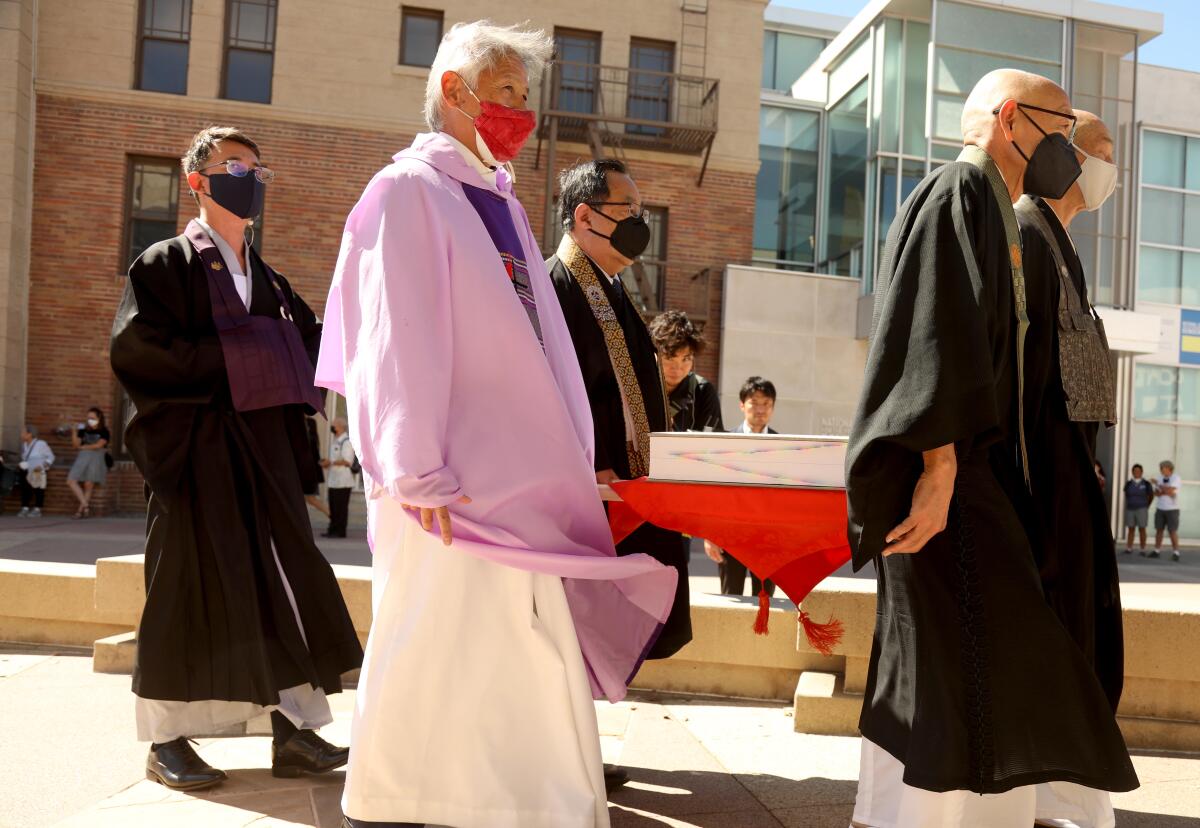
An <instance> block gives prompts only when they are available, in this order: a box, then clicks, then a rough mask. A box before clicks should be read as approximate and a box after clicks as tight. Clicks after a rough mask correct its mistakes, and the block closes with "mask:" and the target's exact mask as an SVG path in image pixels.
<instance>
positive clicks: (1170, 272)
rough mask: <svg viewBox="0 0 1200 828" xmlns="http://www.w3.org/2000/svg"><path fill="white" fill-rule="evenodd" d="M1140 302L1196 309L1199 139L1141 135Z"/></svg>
mask: <svg viewBox="0 0 1200 828" xmlns="http://www.w3.org/2000/svg"><path fill="white" fill-rule="evenodd" d="M1141 200H1142V203H1141V235H1140V237H1139V239H1138V241H1139V244H1138V284H1137V298H1138V301H1140V302H1156V303H1159V304H1165V305H1190V306H1194V307H1200V136H1187V135H1178V134H1175V133H1168V132H1158V131H1155V130H1149V129H1147V130H1144V131H1143V133H1142V186H1141Z"/></svg>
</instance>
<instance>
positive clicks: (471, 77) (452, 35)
mask: <svg viewBox="0 0 1200 828" xmlns="http://www.w3.org/2000/svg"><path fill="white" fill-rule="evenodd" d="M553 52H554V42H553V41H552V40H551V39H550V38H549V37H548V36H547V35H546V33H545V32H543V31H541V30H537V31H527V30H525V29H521V28H518V27H517V26H496V25H494V24H493V23H491V22H490V21H488V20H477V21H475V22H474V23H455V24H454V25H453V26H451V27H450V31H448V32H446V36H445V37H443V38H442V44H441V45H440V46H439V47H438V51H437V56H436V57H435V58H434V59H433V66H431V67H430V69H429V79H428V80H427V81H426V82H425V123H426V124H427V125H428V126H429V128H430V129H431V130H434V131H435V132H436V131H437V130H440V129H441V128H442V126H443V125H444V118H443V116H444V114H445V112H444V107H445V104H446V100H445V98H444V97H443V96H442V75H444V74H446V73H447V72H457V73H458V74H459V75H460V76H462V79H463V80H464V81H466V83H467V85H468V86H470V87H471V88H472V89H473V88H475V85H476V84H477V83H478V81H479V76H480V75H481V74H482V73H483V72H484V71H485V70H488V69H494V68H496V67H497V66H498V65H499V64H500V63H501V62H502V61H504V60H505V59H507V58H516V59H517V60H519V61H521V63H522V64H524V65H525V71H526V72H528V73H529V80H530V83H532V82H533V81H534V80H535V78H536V77H537V76H538V75H539V74H540V73H541V71H542V67H543V66H545V65H546V62H547V61H548V60H550V56H551V55H552V54H553Z"/></svg>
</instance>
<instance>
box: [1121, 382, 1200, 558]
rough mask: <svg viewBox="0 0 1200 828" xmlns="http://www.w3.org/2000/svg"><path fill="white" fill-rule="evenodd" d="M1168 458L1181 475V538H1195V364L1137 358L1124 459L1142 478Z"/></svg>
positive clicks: (1198, 435)
mask: <svg viewBox="0 0 1200 828" xmlns="http://www.w3.org/2000/svg"><path fill="white" fill-rule="evenodd" d="M1163 460H1170V461H1172V462H1173V463H1175V465H1176V473H1178V474H1179V476H1180V477H1181V478H1182V480H1183V487H1182V488H1181V489H1180V491H1179V508H1180V527H1179V534H1180V536H1181V537H1183V538H1189V539H1192V540H1195V539H1197V538H1200V468H1196V467H1195V465H1194V464H1195V463H1196V462H1198V460H1200V368H1189V367H1186V366H1184V367H1178V368H1174V367H1171V366H1166V365H1149V364H1146V363H1138V365H1137V366H1136V369H1135V373H1134V387H1133V429H1132V434H1131V436H1130V451H1129V461H1130V464H1131V465H1132V464H1133V463H1141V464H1142V466H1144V467H1145V469H1146V476H1147V477H1154V476H1157V475H1158V474H1159V471H1158V464H1159V463H1161V462H1162V461H1163Z"/></svg>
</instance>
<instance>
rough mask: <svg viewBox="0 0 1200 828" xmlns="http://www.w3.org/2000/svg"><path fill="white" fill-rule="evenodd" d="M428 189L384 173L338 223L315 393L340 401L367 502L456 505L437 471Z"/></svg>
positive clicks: (445, 473) (432, 221)
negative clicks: (324, 391)
mask: <svg viewBox="0 0 1200 828" xmlns="http://www.w3.org/2000/svg"><path fill="white" fill-rule="evenodd" d="M431 200H432V192H431V185H430V184H428V183H427V182H425V181H424V180H422V179H421V178H420V177H419V176H418V175H417V174H413V173H406V172H405V171H403V170H400V171H397V170H396V169H395V168H390V169H388V170H385V171H384V172H383V173H380V174H379V175H378V176H376V178H375V179H374V180H373V181H372V182H371V183H370V184H369V185H368V187H367V189H366V191H365V192H364V193H363V195H362V198H361V199H360V200H359V202H358V204H357V205H356V206H355V208H354V210H353V211H352V212H351V213H350V217H349V218H348V219H347V220H346V229H345V233H344V235H343V237H342V248H341V252H340V253H339V255H338V264H337V270H336V272H335V273H334V278H333V286H332V287H331V288H330V292H329V302H328V304H327V306H326V310H325V318H326V323H325V329H324V333H323V337H322V341H321V354H320V358H319V360H318V363H317V384H318V385H321V386H324V387H326V388H331V389H333V390H335V391H338V392H339V393H342V394H344V395H345V396H346V407H347V415H348V416H347V419H348V421H349V425H350V433H351V434H352V435H353V438H354V446H355V448H356V449H357V451H358V456H359V462H360V463H361V464H362V467H363V471H364V472H365V473H366V476H367V478H368V479H369V480H370V481H371V484H372V486H371V491H370V494H371V496H373V497H377V496H379V495H381V494H384V493H386V494H387V495H390V496H391V497H393V498H395V499H397V500H399V501H400V502H402V503H406V504H408V505H411V506H420V507H425V508H434V507H438V506H445V505H447V504H449V503H452V502H454V501H455V500H457V499H458V498H459V497H461V496H462V494H463V492H462V489H461V487H460V486H459V483H458V479H457V478H456V476H455V474H454V472H453V471H452V470H451V469H449V468H448V467H447V466H446V462H445V451H444V444H445V436H446V425H447V420H448V418H449V411H450V379H451V365H452V360H453V328H452V319H451V309H450V284H449V280H450V250H449V239H448V235H447V232H446V228H445V227H444V226H442V225H441V223H440V222H438V221H437V220H436V218H431V217H433V216H435V215H436V213H435V211H434V209H432V208H431V206H430V203H429V202H430V201H431Z"/></svg>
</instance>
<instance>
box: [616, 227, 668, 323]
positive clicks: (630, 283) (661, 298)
mask: <svg viewBox="0 0 1200 828" xmlns="http://www.w3.org/2000/svg"><path fill="white" fill-rule="evenodd" d="M646 223H647V224H648V225H650V246H649V247H647V248H646V252H645V253H643V254H642V256H641V259H640V260H639V262H640V264H641V268H640V270H641V273H640V274H639V273H638V269H639V268H637V267H631V268H626V270H625V272H624V273H623V274H622V276H621V284H623V285H625V289H626V290H628V291H629V298H630V299H632V300H633V304H634V305H635V306H636V307H637V308H638V309H639V310H641V311H642V313H657V312H658V311H660V310H662V309H663V308H664V307H665V305H664V302H665V301H666V297H665V294H666V282H667V208H666V207H646Z"/></svg>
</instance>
